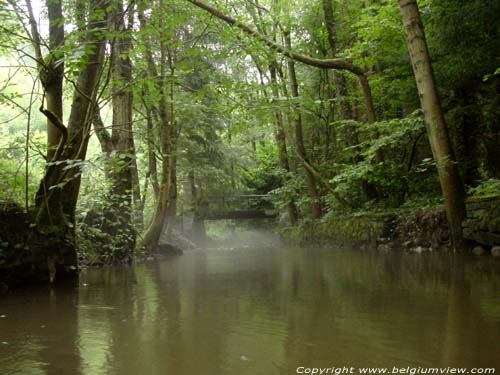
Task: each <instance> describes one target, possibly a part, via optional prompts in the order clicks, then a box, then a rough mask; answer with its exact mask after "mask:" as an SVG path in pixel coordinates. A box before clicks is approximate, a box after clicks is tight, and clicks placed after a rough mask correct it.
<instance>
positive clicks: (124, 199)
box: [107, 0, 135, 260]
mask: <svg viewBox="0 0 500 375" xmlns="http://www.w3.org/2000/svg"><path fill="white" fill-rule="evenodd" d="M123 14H124V13H123V4H122V0H117V1H116V10H115V17H116V20H115V22H116V25H115V29H116V31H117V32H118V34H119V35H118V36H117V37H116V38H115V39H114V40H113V43H112V53H111V67H112V68H111V74H112V76H111V82H112V85H113V88H112V89H113V95H112V107H113V124H112V133H111V143H112V145H113V151H114V160H112V161H111V164H110V167H111V173H110V177H111V194H110V202H111V207H110V208H111V209H110V212H108V215H107V216H109V217H108V220H110V221H111V223H110V224H111V225H110V227H109V230H110V231H111V233H110V234H111V235H112V236H113V237H114V239H115V240H116V243H115V246H114V247H115V248H114V249H113V254H112V258H113V259H114V260H122V259H129V260H130V259H131V258H132V251H133V249H134V246H135V230H134V228H133V225H132V224H133V223H132V202H133V199H132V191H133V190H132V189H133V185H132V172H133V167H134V163H133V162H134V159H135V150H134V149H133V148H132V145H133V142H132V137H133V132H132V100H133V97H132V90H131V87H130V84H131V83H132V61H131V60H130V57H129V53H130V51H131V48H132V46H131V41H130V38H129V36H128V35H127V34H128V33H127V28H126V26H125V24H124V19H123Z"/></svg>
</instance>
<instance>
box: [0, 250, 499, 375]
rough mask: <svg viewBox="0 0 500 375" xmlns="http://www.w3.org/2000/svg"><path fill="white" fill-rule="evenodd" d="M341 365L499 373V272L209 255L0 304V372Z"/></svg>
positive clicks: (361, 256)
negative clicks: (490, 369) (485, 369)
mask: <svg viewBox="0 0 500 375" xmlns="http://www.w3.org/2000/svg"><path fill="white" fill-rule="evenodd" d="M342 366H346V367H348V368H351V367H353V368H354V370H349V371H354V372H353V373H358V372H359V371H360V368H363V367H382V368H388V371H392V369H393V367H398V368H407V367H410V371H417V370H416V369H418V367H421V368H422V369H425V368H428V367H440V368H446V367H448V366H450V367H454V368H455V367H467V368H468V371H470V369H472V368H485V367H491V368H496V372H497V374H498V373H499V371H500V261H499V260H498V259H494V258H490V257H488V258H486V257H485V258H461V257H452V256H449V255H445V256H443V255H438V254H404V253H388V254H383V253H376V252H362V251H356V250H340V249H335V248H323V249H315V248H286V247H280V246H261V247H256V248H255V247H241V248H218V249H217V248H214V249H204V250H193V251H190V252H186V253H185V254H184V255H183V256H181V257H178V258H171V259H164V260H160V261H149V262H145V263H143V264H137V265H136V266H135V267H134V268H128V267H122V268H121V267H113V268H111V267H110V268H105V269H89V270H85V271H83V272H82V273H81V276H80V281H79V286H78V287H74V286H73V287H65V288H60V289H50V288H39V289H35V290H33V289H30V290H15V291H12V292H10V293H8V294H7V295H4V296H0V374H9V375H10V374H22V375H26V374H27V375H30V374H85V375H87V374H88V375H95V374H116V375H128V374H131V375H132V374H134V375H141V374H145V375H149V374H169V375H170V374H172V375H187V374H190V375H192V374H195V375H225V374H235V375H236V374H241V375H244V374H252V375H272V374H280V375H281V374H296V373H306V372H307V371H312V370H311V369H308V368H312V367H314V368H330V369H331V368H332V367H336V368H340V367H342ZM412 369H414V370H412ZM448 370H450V369H448ZM331 371H333V370H331ZM345 371H347V370H345ZM480 371H483V370H480Z"/></svg>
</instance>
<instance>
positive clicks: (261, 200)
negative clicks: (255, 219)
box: [199, 194, 274, 213]
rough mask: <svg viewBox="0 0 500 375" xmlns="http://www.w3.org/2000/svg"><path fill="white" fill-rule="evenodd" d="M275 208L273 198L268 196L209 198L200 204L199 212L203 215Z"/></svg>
mask: <svg viewBox="0 0 500 375" xmlns="http://www.w3.org/2000/svg"><path fill="white" fill-rule="evenodd" d="M273 208H274V207H273V204H272V202H271V196H270V195H266V194H244V195H231V196H208V197H205V198H203V199H202V200H201V201H200V202H199V210H200V211H201V212H202V213H208V212H229V211H251V210H270V209H273Z"/></svg>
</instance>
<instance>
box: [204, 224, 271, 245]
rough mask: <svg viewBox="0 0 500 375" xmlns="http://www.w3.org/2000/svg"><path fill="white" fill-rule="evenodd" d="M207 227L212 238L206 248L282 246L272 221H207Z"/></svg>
mask: <svg viewBox="0 0 500 375" xmlns="http://www.w3.org/2000/svg"><path fill="white" fill-rule="evenodd" d="M205 225H206V227H207V235H208V236H209V238H210V240H209V241H208V243H207V245H206V247H208V248H211V249H217V248H219V249H238V248H247V247H268V246H274V247H276V246H280V237H279V235H278V234H277V233H276V232H275V231H273V227H274V224H273V223H272V221H263V220H247V221H232V220H224V221H214V222H210V221H207V222H206V224H205Z"/></svg>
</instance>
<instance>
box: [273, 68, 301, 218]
mask: <svg viewBox="0 0 500 375" xmlns="http://www.w3.org/2000/svg"><path fill="white" fill-rule="evenodd" d="M275 64H276V63H272V64H271V65H270V66H269V73H270V75H271V90H272V93H273V96H274V97H275V98H279V96H280V94H279V90H278V78H277V73H276V66H275ZM275 117H276V121H275V123H276V130H275V138H276V144H277V146H278V155H279V162H280V167H281V169H283V170H284V171H285V172H286V173H287V174H288V173H290V164H289V162H288V151H287V147H286V134H285V124H284V120H283V113H282V112H281V109H280V108H279V107H276V109H275ZM286 208H287V213H288V219H289V220H290V224H292V225H293V224H295V223H296V222H297V216H298V215H297V206H295V203H294V202H293V200H290V201H289V202H288V203H287V204H286Z"/></svg>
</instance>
